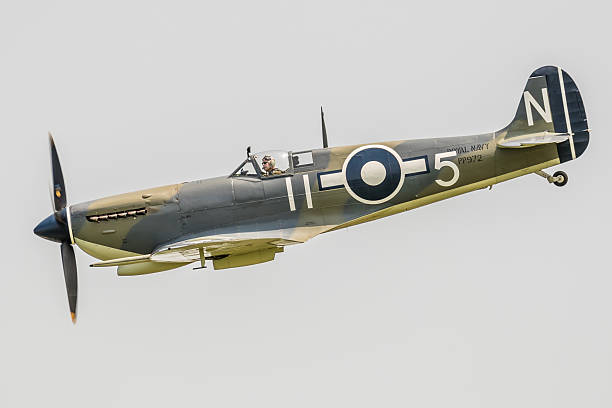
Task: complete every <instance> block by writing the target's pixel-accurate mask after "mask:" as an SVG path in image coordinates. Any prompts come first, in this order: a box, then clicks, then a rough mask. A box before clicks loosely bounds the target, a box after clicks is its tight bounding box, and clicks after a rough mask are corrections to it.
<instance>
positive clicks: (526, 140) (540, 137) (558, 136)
mask: <svg viewBox="0 0 612 408" xmlns="http://www.w3.org/2000/svg"><path fill="white" fill-rule="evenodd" d="M569 137H570V135H569V134H568V133H551V132H541V133H531V134H527V135H524V136H519V137H513V138H511V139H502V140H500V141H499V142H497V145H498V146H499V147H505V148H509V149H517V148H523V147H532V146H539V145H544V144H550V143H562V142H565V141H566V140H568V139H569Z"/></svg>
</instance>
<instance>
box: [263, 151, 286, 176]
mask: <svg viewBox="0 0 612 408" xmlns="http://www.w3.org/2000/svg"><path fill="white" fill-rule="evenodd" d="M275 165H276V161H275V160H274V158H273V157H272V156H269V155H265V156H264V157H263V159H261V167H262V169H263V171H264V176H276V175H278V174H282V173H283V172H282V171H280V170H279V169H277V168H276V167H275Z"/></svg>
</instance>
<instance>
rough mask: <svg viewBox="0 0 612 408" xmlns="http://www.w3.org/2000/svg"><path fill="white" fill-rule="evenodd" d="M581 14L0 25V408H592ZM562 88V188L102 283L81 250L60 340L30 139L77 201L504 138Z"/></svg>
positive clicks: (589, 93) (3, 13) (604, 198)
mask: <svg viewBox="0 0 612 408" xmlns="http://www.w3.org/2000/svg"><path fill="white" fill-rule="evenodd" d="M604 3H605V2H599V1H581V2H576V1H572V2H569V1H539V2H532V1H512V2H504V3H499V4H497V3H496V2H490V1H482V2H475V1H463V2H448V3H440V2H419V3H414V4H410V3H409V2H406V1H398V2H388V1H371V2H365V1H363V2H362V1H360V2H355V1H346V2H336V1H313V0H311V1H306V2H285V1H266V0H263V1H256V2H252V1H243V2H238V1H228V2H180V1H173V2H153V1H142V2H134V1H106V2H98V3H95V5H94V4H93V3H91V4H86V2H82V1H73V2H49V1H40V2H28V1H19V2H17V1H4V2H2V3H1V4H0V52H1V53H0V56H1V59H0V131H1V133H2V135H3V139H2V140H3V149H2V151H3V159H2V160H1V161H0V166H2V168H1V169H0V170H1V171H2V175H3V176H2V191H3V193H4V197H3V200H2V214H3V216H4V221H3V223H2V225H3V231H4V233H3V234H2V236H3V238H2V258H3V259H2V264H3V267H2V273H1V274H0V322H1V328H0V405H1V406H4V407H33V406H62V407H83V406H87V407H135V406H147V407H167V406H180V407H192V406H193V407H195V406H198V407H199V406H214V407H245V406H261V407H312V406H330V407H331V406H363V407H372V406H384V407H400V406H417V407H449V406H452V407H470V408H473V407H513V408H515V407H555V408H559V407H577V406H585V407H609V406H610V405H612V387H611V386H610V385H611V384H612V318H611V315H610V311H611V310H612V295H611V293H612V274H611V272H612V271H611V269H612V268H610V263H609V253H610V239H609V236H610V235H609V230H610V227H611V224H612V223H611V220H610V215H609V214H610V212H609V208H610V199H611V194H610V180H611V174H610V173H611V172H610V165H609V160H610V157H609V154H608V152H609V151H610V149H611V148H612V143H611V142H610V139H611V137H612V127H611V126H610V123H609V119H610V102H609V100H610V92H611V91H612V89H611V80H610V75H611V74H612V69H611V68H612V66H611V62H612V59H611V57H610V46H609V41H610V38H611V34H612V33H611V30H610V24H609V13H610V9H609V7H608V6H602V5H601V4H604ZM550 64H552V65H559V66H562V67H563V68H564V69H565V70H566V71H567V72H568V73H569V74H570V75H571V76H572V77H573V78H574V80H575V81H576V83H577V84H578V86H579V89H580V90H581V93H582V97H583V99H584V103H585V107H586V110H587V116H588V119H589V125H590V127H591V128H592V129H593V132H592V138H591V143H590V145H589V148H588V149H587V151H586V153H585V154H584V155H583V156H582V157H581V158H580V159H579V160H577V161H575V162H571V163H567V164H563V165H561V166H558V169H563V170H565V171H566V172H567V173H568V174H569V183H568V184H567V186H566V187H564V188H557V187H554V186H552V185H549V184H548V183H547V182H546V181H545V180H543V179H541V178H539V177H537V176H535V175H530V176H525V177H522V178H519V179H516V180H513V181H509V182H506V183H503V184H500V185H497V186H494V187H493V190H492V191H488V190H481V191H477V192H473V193H470V194H468V195H464V196H460V197H457V198H454V199H450V200H448V201H443V202H440V203H436V204H433V205H430V206H427V207H423V208H420V209H416V210H414V211H411V212H408V213H403V214H400V215H396V216H393V217H390V218H386V219H383V220H380V221H377V222H373V223H369V224H365V225H360V226H356V227H353V228H350V229H347V230H343V231H338V232H334V233H331V234H325V235H323V236H320V237H317V238H315V239H314V240H312V241H310V242H308V243H306V244H304V245H300V246H296V247H292V248H288V249H287V251H286V252H285V253H284V254H279V255H278V256H277V258H276V261H275V262H272V263H267V264H261V265H256V266H252V267H246V268H241V269H230V270H225V271H214V270H213V269H212V268H209V269H207V270H205V271H201V270H200V271H193V270H192V269H191V268H189V267H185V268H181V269H178V270H174V271H170V272H165V273H160V274H154V275H149V276H142V277H136V278H119V277H117V276H116V272H115V268H106V269H95V270H93V269H91V268H89V267H88V265H89V264H90V263H91V262H92V260H93V258H91V257H90V256H88V255H87V254H85V253H83V252H82V251H80V250H77V262H78V265H79V290H80V293H79V322H78V324H77V325H76V326H73V325H72V323H71V322H70V318H69V315H68V305H67V300H66V293H65V287H64V278H63V273H62V267H61V258H60V250H59V245H56V244H53V243H51V242H48V241H45V240H42V239H39V238H38V237H36V236H35V235H34V234H33V233H32V229H33V228H34V226H35V225H36V224H37V223H38V222H39V221H40V220H41V219H43V218H44V217H46V216H47V215H49V214H50V213H51V204H50V200H49V187H48V182H49V173H50V170H49V159H48V145H47V136H46V135H47V131H49V130H50V131H52V132H53V134H54V136H55V141H56V144H57V147H58V150H59V155H60V159H61V163H62V167H63V170H64V176H65V180H66V184H67V196H68V200H69V202H70V203H77V202H81V201H86V200H91V199H95V198H99V197H103V196H107V195H112V194H117V193H121V192H127V191H132V190H137V189H141V188H146V187H150V186H156V185H164V184H170V183H175V182H182V181H188V180H195V179H199V178H207V177H212V176H218V175H224V174H228V173H229V172H230V171H231V170H233V169H234V168H235V167H236V166H237V165H238V164H239V162H240V161H241V160H242V159H243V157H244V154H245V148H246V146H247V145H252V146H253V149H254V150H255V151H257V150H264V149H270V148H283V149H291V150H299V149H306V148H311V147H318V146H320V143H321V141H320V140H321V138H320V123H319V116H318V115H319V112H318V110H319V106H320V105H324V107H325V110H326V120H327V126H328V133H329V139H330V144H331V145H346V144H356V143H371V142H378V141H384V140H393V139H406V138H422V137H432V138H433V137H440V136H449V135H465V134H475V133H482V132H489V131H493V130H497V129H500V128H502V127H503V126H505V125H506V124H507V123H508V122H509V121H510V120H511V119H512V117H513V116H514V113H515V111H516V108H517V105H518V101H519V98H520V96H521V92H522V90H523V87H524V85H525V82H526V80H527V78H528V76H529V74H530V73H531V72H532V71H533V70H534V69H536V68H538V67H540V66H542V65H550Z"/></svg>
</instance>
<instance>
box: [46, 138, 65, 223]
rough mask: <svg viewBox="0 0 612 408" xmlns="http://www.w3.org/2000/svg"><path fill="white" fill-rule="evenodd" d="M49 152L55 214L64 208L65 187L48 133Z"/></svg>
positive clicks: (51, 139)
mask: <svg viewBox="0 0 612 408" xmlns="http://www.w3.org/2000/svg"><path fill="white" fill-rule="evenodd" d="M49 150H50V152H51V175H52V183H53V184H52V185H51V191H52V193H51V194H53V199H52V201H53V212H55V213H57V212H59V211H61V210H63V209H64V208H66V186H65V185H64V175H63V174H62V166H60V161H59V156H58V155H57V149H56V148H55V142H54V141H53V136H51V133H49Z"/></svg>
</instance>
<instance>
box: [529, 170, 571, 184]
mask: <svg viewBox="0 0 612 408" xmlns="http://www.w3.org/2000/svg"><path fill="white" fill-rule="evenodd" d="M535 174H537V175H538V176H540V177H543V178H545V179H546V181H548V182H549V183H554V185H555V186H557V187H563V186H564V185H566V184H567V179H568V178H567V173H566V172H564V171H561V170H558V171H555V173H554V174H553V175H552V176H551V175H550V174H548V173H546V172H545V171H542V170H538V171H536V172H535Z"/></svg>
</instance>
